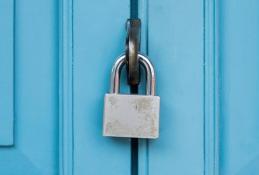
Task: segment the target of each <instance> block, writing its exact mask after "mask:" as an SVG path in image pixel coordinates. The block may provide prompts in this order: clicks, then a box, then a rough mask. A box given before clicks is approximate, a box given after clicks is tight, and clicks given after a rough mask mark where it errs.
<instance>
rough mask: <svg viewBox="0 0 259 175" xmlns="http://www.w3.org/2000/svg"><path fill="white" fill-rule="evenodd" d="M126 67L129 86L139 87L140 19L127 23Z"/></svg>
mask: <svg viewBox="0 0 259 175" xmlns="http://www.w3.org/2000/svg"><path fill="white" fill-rule="evenodd" d="M126 30H127V38H126V51H125V52H126V63H127V64H126V65H127V73H128V84H129V85H130V86H138V84H139V82H140V65H139V58H138V52H139V50H140V30H141V21H140V19H128V20H127V23H126Z"/></svg>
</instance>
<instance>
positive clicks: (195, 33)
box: [142, 0, 205, 175]
mask: <svg viewBox="0 0 259 175" xmlns="http://www.w3.org/2000/svg"><path fill="white" fill-rule="evenodd" d="M148 55H149V56H150V59H151V60H152V61H153V63H154V65H155V68H156V72H157V94H158V95H160V97H161V115H160V117H161V118H160V119H161V121H160V138H159V139H158V140H154V141H149V144H148V154H147V155H148V163H147V164H146V167H142V168H146V169H147V170H146V172H147V174H149V175H160V174H163V175H171V174H179V175H186V174H192V175H200V174H203V173H204V168H205V167H204V161H205V160H204V156H205V153H204V4H203V2H202V1H199V2H197V1H195V2H194V1H186V0H182V1H178V0H166V1H163V2H162V1H153V0H152V1H149V2H148Z"/></svg>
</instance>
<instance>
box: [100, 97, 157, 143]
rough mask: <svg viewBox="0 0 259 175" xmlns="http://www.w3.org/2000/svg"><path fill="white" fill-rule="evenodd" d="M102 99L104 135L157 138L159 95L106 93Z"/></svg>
mask: <svg viewBox="0 0 259 175" xmlns="http://www.w3.org/2000/svg"><path fill="white" fill-rule="evenodd" d="M104 101H105V102H104V120H103V135H104V136H112V137H129V138H150V139H152V138H153V139H155V138H158V136H159V110H160V97H159V96H151V95H124V94H106V95H105V100H104Z"/></svg>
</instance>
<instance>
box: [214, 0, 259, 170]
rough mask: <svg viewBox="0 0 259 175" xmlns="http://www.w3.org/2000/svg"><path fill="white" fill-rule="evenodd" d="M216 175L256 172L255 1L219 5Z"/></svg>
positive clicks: (258, 38) (258, 6)
mask: <svg viewBox="0 0 259 175" xmlns="http://www.w3.org/2000/svg"><path fill="white" fill-rule="evenodd" d="M219 9H220V16H219V29H220V31H219V53H220V54H219V57H220V92H221V93H220V94H221V96H220V97H221V98H220V135H219V138H220V171H219V174H220V175H245V174H247V175H248V174H249V175H256V174H258V172H259V166H258V164H259V149H258V148H259V132H258V128H259V117H258V116H259V108H258V104H259V93H258V89H259V72H258V65H259V49H258V45H259V35H258V31H259V22H258V21H259V1H256V0H248V1H239V2H237V1H235V0H229V1H223V0H220V1H219Z"/></svg>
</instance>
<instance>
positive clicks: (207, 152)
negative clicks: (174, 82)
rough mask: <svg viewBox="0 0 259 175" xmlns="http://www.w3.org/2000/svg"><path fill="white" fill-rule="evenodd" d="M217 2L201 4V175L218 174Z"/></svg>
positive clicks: (213, 0) (206, 1)
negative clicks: (202, 50) (202, 55)
mask: <svg viewBox="0 0 259 175" xmlns="http://www.w3.org/2000/svg"><path fill="white" fill-rule="evenodd" d="M218 13H219V9H218V0H205V1H204V19H203V20H204V174H205V175H218V174H219V172H218V171H219V57H218V37H219V35H218V27H219V26H218Z"/></svg>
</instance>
